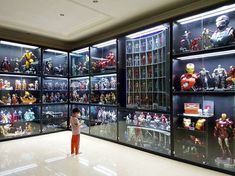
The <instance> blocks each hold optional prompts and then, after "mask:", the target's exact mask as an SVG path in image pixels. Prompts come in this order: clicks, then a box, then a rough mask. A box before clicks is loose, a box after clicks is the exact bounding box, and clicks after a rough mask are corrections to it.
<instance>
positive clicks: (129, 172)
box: [0, 131, 225, 176]
mask: <svg viewBox="0 0 235 176" xmlns="http://www.w3.org/2000/svg"><path fill="white" fill-rule="evenodd" d="M70 137H71V132H69V131H65V132H59V133H53V134H48V135H42V136H37V137H30V138H24V139H19V140H12V141H6V142H1V143H0V151H1V153H0V176H9V175H13V176H75V175H76V176H144V175H146V176H161V175H164V176H182V175H187V176H210V175H211V176H223V175H225V174H222V173H218V172H214V171H211V170H207V169H203V168H200V167H196V166H192V165H189V164H184V163H181V162H177V161H174V160H170V159H166V158H163V157H159V156H156V155H152V154H149V153H146V152H141V151H139V150H135V149H132V148H129V147H125V146H122V145H118V144H115V143H111V142H107V141H104V140H100V139H97V138H93V137H89V136H86V135H82V136H81V152H82V153H81V154H79V155H78V156H76V157H74V156H70V154H69V153H70Z"/></svg>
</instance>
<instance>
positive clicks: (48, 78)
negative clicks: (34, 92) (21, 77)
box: [45, 77, 68, 80]
mask: <svg viewBox="0 0 235 176" xmlns="http://www.w3.org/2000/svg"><path fill="white" fill-rule="evenodd" d="M51 79H55V80H68V78H57V77H46V78H45V80H51Z"/></svg>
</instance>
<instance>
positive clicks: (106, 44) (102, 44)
mask: <svg viewBox="0 0 235 176" xmlns="http://www.w3.org/2000/svg"><path fill="white" fill-rule="evenodd" d="M116 42H117V40H116V39H113V40H109V41H107V42H103V43H99V44H97V45H93V47H96V48H103V47H106V46H110V45H114V44H116Z"/></svg>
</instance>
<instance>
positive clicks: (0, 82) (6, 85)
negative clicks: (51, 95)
mask: <svg viewBox="0 0 235 176" xmlns="http://www.w3.org/2000/svg"><path fill="white" fill-rule="evenodd" d="M38 89H39V83H38V80H35V81H30V82H28V81H26V80H25V79H23V80H22V81H21V80H15V85H14V86H12V85H11V82H10V81H8V80H4V79H0V90H38Z"/></svg>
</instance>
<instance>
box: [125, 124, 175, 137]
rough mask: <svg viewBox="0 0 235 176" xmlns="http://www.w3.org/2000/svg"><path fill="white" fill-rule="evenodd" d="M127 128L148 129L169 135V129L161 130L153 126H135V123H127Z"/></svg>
mask: <svg viewBox="0 0 235 176" xmlns="http://www.w3.org/2000/svg"><path fill="white" fill-rule="evenodd" d="M127 128H135V129H141V130H150V131H154V132H158V133H162V134H165V135H167V136H170V135H171V134H170V131H168V130H163V129H159V128H154V127H145V126H137V125H129V124H128V125H127Z"/></svg>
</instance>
